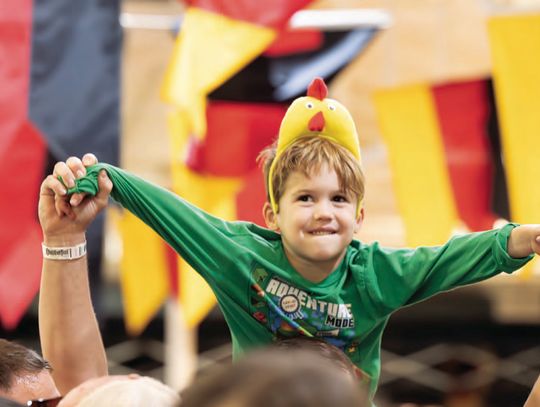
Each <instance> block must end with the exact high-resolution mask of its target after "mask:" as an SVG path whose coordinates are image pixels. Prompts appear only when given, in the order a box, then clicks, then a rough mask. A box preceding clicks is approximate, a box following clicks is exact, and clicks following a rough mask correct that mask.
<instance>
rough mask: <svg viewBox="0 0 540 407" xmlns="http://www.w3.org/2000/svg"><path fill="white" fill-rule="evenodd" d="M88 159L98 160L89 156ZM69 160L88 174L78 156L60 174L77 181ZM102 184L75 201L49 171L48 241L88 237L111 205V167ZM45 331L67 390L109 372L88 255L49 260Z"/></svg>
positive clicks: (47, 353)
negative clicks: (78, 202)
mask: <svg viewBox="0 0 540 407" xmlns="http://www.w3.org/2000/svg"><path fill="white" fill-rule="evenodd" d="M84 159H85V160H91V161H93V160H94V158H93V157H88V156H85V158H84ZM69 165H71V166H73V167H78V166H80V167H82V168H83V169H82V171H83V172H82V173H79V174H78V175H79V176H82V175H84V166H82V163H80V160H78V159H75V158H70V159H69V160H68V161H67V164H66V163H58V164H57V165H56V167H55V175H62V176H63V178H64V180H65V182H66V184H67V185H68V186H70V185H74V176H73V175H72V172H71V170H70V169H69ZM74 173H76V172H74ZM99 188H100V192H99V193H98V194H97V195H96V196H95V197H88V198H87V199H85V200H84V201H83V202H82V204H81V205H79V206H78V207H72V206H71V205H70V204H69V201H68V197H67V195H66V190H65V188H64V186H63V185H62V184H61V183H60V181H58V179H57V178H56V176H53V175H49V176H48V177H47V178H46V179H45V181H43V183H42V185H41V190H40V198H39V209H38V212H39V219H40V223H41V227H42V230H43V242H44V244H45V245H46V246H49V247H69V246H74V245H77V244H79V243H82V242H84V241H85V231H86V229H87V227H88V225H89V224H90V223H91V222H92V220H93V219H94V218H95V217H96V216H97V214H98V213H99V212H100V211H101V210H102V209H103V208H104V207H105V206H106V205H107V200H108V195H109V192H110V190H111V188H112V184H111V182H110V180H109V179H108V178H107V176H106V174H105V173H103V174H101V176H100V177H99ZM81 198H82V197H81V196H76V197H75V198H74V199H81ZM39 331H40V339H41V346H42V349H43V355H44V357H45V358H46V359H48V360H49V362H50V363H51V365H52V366H53V377H54V380H55V382H56V385H57V387H58V389H59V390H60V392H61V393H62V394H66V393H67V392H68V391H69V390H70V389H72V388H74V387H76V386H77V385H78V384H80V383H82V382H83V381H85V380H87V379H90V378H94V377H98V376H103V375H107V374H108V371H107V359H106V355H105V349H104V346H103V341H102V339H101V334H100V332H99V327H98V324H97V320H96V317H95V314H94V310H93V307H92V302H91V297H90V288H89V283H88V263H87V258H86V256H83V257H82V258H79V259H76V260H48V259H44V260H43V271H42V275H41V289H40V297H39Z"/></svg>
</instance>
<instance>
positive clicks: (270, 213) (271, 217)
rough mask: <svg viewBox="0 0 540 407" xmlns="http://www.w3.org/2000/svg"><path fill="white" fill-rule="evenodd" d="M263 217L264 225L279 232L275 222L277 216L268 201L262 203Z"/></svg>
mask: <svg viewBox="0 0 540 407" xmlns="http://www.w3.org/2000/svg"><path fill="white" fill-rule="evenodd" d="M263 217H264V221H265V223H266V227H267V228H268V229H270V230H273V231H276V232H279V226H278V223H277V216H276V214H275V213H274V210H273V209H272V205H270V202H268V201H267V202H265V203H264V205H263Z"/></svg>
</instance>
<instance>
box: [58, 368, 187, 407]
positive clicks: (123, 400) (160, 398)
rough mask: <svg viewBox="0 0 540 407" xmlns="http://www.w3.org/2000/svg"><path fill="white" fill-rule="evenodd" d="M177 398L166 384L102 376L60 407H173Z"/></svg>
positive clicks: (74, 392) (69, 396)
mask: <svg viewBox="0 0 540 407" xmlns="http://www.w3.org/2000/svg"><path fill="white" fill-rule="evenodd" d="M179 403H180V397H179V396H178V394H177V393H176V392H175V391H174V390H173V389H171V388H170V387H168V386H166V385H165V384H163V383H161V382H159V381H157V380H155V379H152V378H150V377H141V376H138V375H127V376H103V377H98V378H96V379H90V380H87V381H86V382H84V383H82V384H81V385H79V386H77V387H75V388H74V389H73V390H71V391H70V392H69V393H68V394H67V395H66V396H65V397H64V399H63V400H62V401H61V402H60V404H58V407H75V406H77V407H102V406H115V407H149V406H154V407H173V406H176V405H178V404H179Z"/></svg>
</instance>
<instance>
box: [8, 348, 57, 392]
mask: <svg viewBox="0 0 540 407" xmlns="http://www.w3.org/2000/svg"><path fill="white" fill-rule="evenodd" d="M43 370H49V371H52V368H51V365H50V364H49V362H47V361H46V360H45V359H43V358H42V357H41V356H40V355H39V354H38V353H37V352H35V351H33V350H32V349H28V348H27V347H25V346H22V345H19V344H18V343H15V342H10V341H8V340H6V339H0V389H2V390H4V391H9V389H10V388H11V385H12V383H13V378H14V377H15V376H18V375H19V374H21V373H39V372H41V371H43Z"/></svg>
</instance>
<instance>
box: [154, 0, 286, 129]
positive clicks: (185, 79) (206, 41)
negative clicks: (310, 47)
mask: <svg viewBox="0 0 540 407" xmlns="http://www.w3.org/2000/svg"><path fill="white" fill-rule="evenodd" d="M276 35H277V34H276V31H275V30H273V29H270V28H265V27H263V26H259V25H255V24H250V23H248V22H245V21H240V20H233V19H231V18H229V17H226V16H224V15H221V14H216V13H212V12H209V11H205V10H202V9H199V8H196V7H190V8H188V9H187V11H186V13H185V15H184V20H183V22H182V30H181V31H180V34H179V35H178V38H177V41H176V45H175V48H174V50H173V55H172V58H171V61H170V63H169V66H168V69H167V72H166V74H165V80H164V82H163V86H162V89H161V95H162V97H163V99H164V100H166V101H168V102H170V103H172V104H174V105H175V106H176V107H177V108H179V109H182V110H185V111H187V112H188V116H187V119H188V120H189V129H190V131H191V132H192V133H193V134H195V135H196V136H198V137H201V138H204V135H205V134H206V95H207V94H208V93H209V92H211V91H212V90H214V89H215V88H217V87H218V86H220V85H221V84H222V83H223V82H225V81H226V80H227V79H228V78H230V77H231V76H232V75H233V74H235V73H236V72H238V71H239V70H240V69H241V68H242V67H244V66H245V65H246V64H247V63H248V62H250V61H251V60H252V59H254V58H255V57H257V56H258V55H259V54H260V53H262V52H263V51H264V50H265V49H266V48H267V47H268V46H269V45H270V44H271V43H272V41H273V40H274V39H275V37H276Z"/></svg>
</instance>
